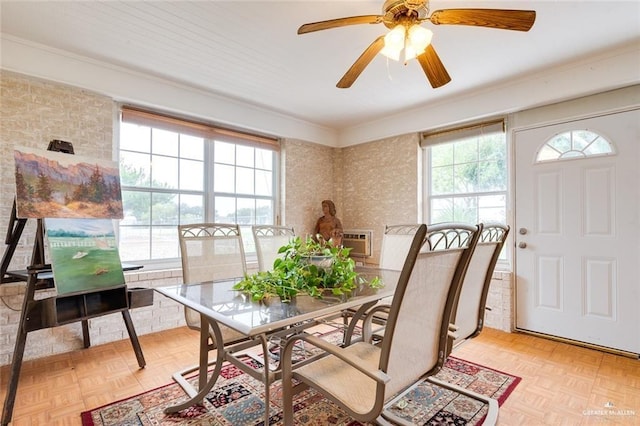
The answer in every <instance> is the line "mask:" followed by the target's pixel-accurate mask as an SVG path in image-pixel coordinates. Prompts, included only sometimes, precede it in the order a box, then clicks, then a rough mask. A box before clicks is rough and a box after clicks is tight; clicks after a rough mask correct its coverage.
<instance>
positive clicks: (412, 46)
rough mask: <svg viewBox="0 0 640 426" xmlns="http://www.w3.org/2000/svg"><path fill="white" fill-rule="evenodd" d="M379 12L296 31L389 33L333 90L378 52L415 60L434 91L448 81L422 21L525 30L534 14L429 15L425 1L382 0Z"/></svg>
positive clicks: (478, 11) (495, 11)
mask: <svg viewBox="0 0 640 426" xmlns="http://www.w3.org/2000/svg"><path fill="white" fill-rule="evenodd" d="M382 12H383V14H382V15H361V16H349V17H346V18H338V19H329V20H327V21H320V22H312V23H309V24H304V25H302V26H301V27H300V28H298V34H306V33H310V32H314V31H320V30H327V29H330V28H337V27H343V26H347V25H359V24H380V23H382V24H384V25H385V26H386V27H387V28H389V29H390V30H391V31H389V32H388V33H387V34H386V35H384V36H380V37H378V38H377V39H375V40H374V41H373V43H371V44H370V45H369V47H367V48H366V49H365V50H364V52H363V53H362V54H361V55H360V57H359V58H358V59H357V60H356V61H355V62H354V64H353V65H351V68H349V70H347V72H346V73H345V75H344V76H343V77H342V78H341V79H340V81H339V82H338V84H337V85H336V86H337V87H339V88H342V89H344V88H348V87H351V85H352V84H353V83H354V81H355V80H356V79H357V78H358V76H359V75H360V74H361V73H362V71H363V70H364V69H365V68H366V66H367V65H369V63H370V62H371V61H372V60H373V58H374V57H375V56H376V55H377V54H378V53H381V54H383V55H385V56H387V57H389V58H391V59H395V60H399V59H400V54H401V53H402V52H404V61H405V63H406V62H407V61H409V60H410V59H413V58H416V59H417V60H418V62H419V63H420V65H421V66H422V69H423V71H424V73H425V74H426V76H427V78H428V79H429V83H431V86H432V87H433V88H434V89H435V88H437V87H440V86H444V85H445V84H447V83H448V82H450V81H451V77H450V76H449V73H447V70H446V69H445V67H444V65H443V64H442V62H441V61H440V57H438V54H437V53H436V51H435V49H434V48H433V46H432V45H431V36H432V33H431V31H430V30H428V29H426V28H424V27H422V26H421V24H422V23H423V22H424V21H429V22H431V23H432V24H434V25H470V26H476V27H489V28H497V29H502V30H514V31H529V29H531V27H532V26H533V23H534V22H535V19H536V12H535V11H532V10H510V9H442V10H436V11H434V12H432V13H431V14H429V0H386V1H385V2H384V5H383V6H382Z"/></svg>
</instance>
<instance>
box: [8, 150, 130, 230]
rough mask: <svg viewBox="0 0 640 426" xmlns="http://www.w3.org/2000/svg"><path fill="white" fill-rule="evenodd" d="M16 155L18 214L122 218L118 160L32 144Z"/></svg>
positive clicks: (38, 216)
mask: <svg viewBox="0 0 640 426" xmlns="http://www.w3.org/2000/svg"><path fill="white" fill-rule="evenodd" d="M14 158H15V165H16V170H15V176H16V210H17V212H16V214H17V216H18V217H19V218H48V217H54V218H56V217H57V218H111V219H122V217H123V215H122V192H121V189H120V172H119V169H118V164H117V163H116V162H114V161H105V160H99V159H95V158H87V157H81V156H78V155H72V154H65V153H62V152H57V151H46V150H35V149H29V148H18V149H16V150H15V151H14Z"/></svg>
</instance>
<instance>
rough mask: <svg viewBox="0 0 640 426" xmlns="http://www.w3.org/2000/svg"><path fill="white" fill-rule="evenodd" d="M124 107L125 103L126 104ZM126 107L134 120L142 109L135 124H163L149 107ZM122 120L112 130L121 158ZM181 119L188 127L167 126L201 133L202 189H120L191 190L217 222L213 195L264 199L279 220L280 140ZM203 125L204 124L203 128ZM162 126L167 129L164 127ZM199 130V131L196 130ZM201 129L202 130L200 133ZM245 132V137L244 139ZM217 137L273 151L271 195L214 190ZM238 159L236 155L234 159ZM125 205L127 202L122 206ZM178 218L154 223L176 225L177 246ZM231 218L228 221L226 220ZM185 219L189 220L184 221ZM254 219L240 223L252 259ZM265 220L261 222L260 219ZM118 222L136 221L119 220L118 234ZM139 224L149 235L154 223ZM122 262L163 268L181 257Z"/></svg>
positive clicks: (149, 189)
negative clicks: (140, 108) (192, 128)
mask: <svg viewBox="0 0 640 426" xmlns="http://www.w3.org/2000/svg"><path fill="white" fill-rule="evenodd" d="M125 108H126V107H125ZM125 111H128V112H133V115H134V120H137V119H138V118H137V117H135V115H136V114H137V112H141V117H142V119H141V120H140V122H139V123H136V124H140V125H144V126H148V127H155V128H161V129H162V128H163V127H162V124H161V125H159V126H154V124H153V121H152V119H153V116H154V115H155V114H156V113H154V112H149V111H141V110H137V109H130V110H128V109H125ZM144 114H148V116H149V117H150V121H149V122H148V123H147V122H145V120H146V118H145V116H144ZM158 117H166V118H167V119H168V120H175V122H176V123H178V126H179V125H180V121H181V120H184V119H182V118H173V117H170V116H164V115H161V114H158ZM121 123H122V116H120V120H118V126H117V132H116V133H115V134H116V135H117V144H116V145H117V157H118V158H121V153H122V152H124V151H125V150H124V149H121V147H120V134H121V133H120V131H121V129H120V126H121ZM184 123H186V125H187V127H186V128H185V129H180V128H179V127H178V129H177V130H176V129H170V130H171V131H174V132H178V133H180V134H185V135H197V136H201V137H203V138H204V143H205V146H204V158H203V163H204V182H203V189H202V190H184V189H180V188H177V189H162V188H160V189H159V188H152V187H151V186H149V187H135V186H133V187H132V186H128V185H125V184H124V183H123V184H122V190H123V191H136V192H144V193H158V192H164V193H171V194H194V195H202V196H203V197H204V203H203V204H204V205H203V209H204V212H203V215H204V218H203V220H202V222H211V223H213V222H216V218H215V211H216V210H215V203H214V200H215V197H216V196H220V195H222V196H227V197H235V198H241V199H249V200H266V201H268V202H271V205H272V206H273V209H272V214H273V217H272V218H271V219H272V220H271V222H272V223H270V224H278V218H279V217H280V211H279V207H280V206H279V204H280V203H279V199H280V197H279V195H280V194H279V189H280V185H279V184H278V182H279V180H280V171H279V163H280V161H279V146H280V143H279V140H277V139H275V138H266V137H263V136H258V135H251V134H245V133H241V132H238V131H235V130H228V129H221V128H218V127H215V126H212V125H207V124H202V123H198V122H192V121H189V120H184ZM191 124H193V125H194V129H195V130H194V132H193V133H192V132H191V131H190V129H189V125H191ZM171 125H172V123H170V126H171ZM200 126H204V127H206V128H207V130H206V132H205V131H204V130H203V131H202V132H200V130H199V128H200ZM204 127H203V128H204ZM209 129H211V130H212V131H211V132H209ZM164 130H167V129H166V128H165V129H164ZM199 132H200V133H201V134H198V133H199ZM203 132H204V133H203ZM245 136H246V139H245ZM216 141H219V142H225V143H230V144H233V145H235V146H243V147H251V148H257V149H266V150H270V151H272V152H273V155H272V164H271V172H272V176H271V189H272V191H271V195H255V194H245V193H239V192H237V188H236V190H235V191H230V192H224V193H221V192H216V191H214V174H215V159H214V144H215V142H216ZM236 160H237V159H236ZM245 168H248V169H253V170H254V171H255V170H256V169H260V168H259V167H256V165H255V164H254V165H253V167H245ZM125 209H126V206H125ZM253 219H254V221H255V216H254V218H253ZM178 222H179V223H176V224H171V225H165V226H163V225H155V226H157V227H160V226H162V227H168V228H175V232H176V248H177V249H178V238H177V235H178V234H177V225H178V224H182V220H181V218H180V216H179V217H178ZM229 222H230V221H229ZM185 223H188V222H185ZM253 224H255V223H243V224H241V232H242V237H243V242H244V246H245V251H246V258H247V260H248V261H253V260H255V257H256V255H255V249H253V247H254V243H253V236H252V234H251V228H250V227H251V225H253ZM261 224H264V223H261ZM121 226H127V227H130V226H138V225H120V223H118V226H117V231H118V235H120V230H121ZM139 226H141V227H148V228H149V234H150V235H151V232H152V229H153V226H154V225H152V224H150V223H149V224H142V225H139ZM149 244H150V246H149V253H148V256H151V253H152V252H153V247H152V245H153V241H150V242H149ZM178 253H179V249H178ZM123 262H127V263H135V264H140V265H144V266H145V268H146V269H164V268H177V267H180V266H181V264H180V258H179V254H178V257H171V258H162V259H147V258H141V259H123Z"/></svg>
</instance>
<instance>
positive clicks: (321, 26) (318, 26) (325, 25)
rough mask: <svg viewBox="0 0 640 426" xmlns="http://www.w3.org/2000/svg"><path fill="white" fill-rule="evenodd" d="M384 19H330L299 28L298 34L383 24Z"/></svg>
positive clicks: (361, 17)
mask: <svg viewBox="0 0 640 426" xmlns="http://www.w3.org/2000/svg"><path fill="white" fill-rule="evenodd" d="M382 18H383V16H380V15H361V16H350V17H348V18H338V19H329V20H328V21H320V22H311V23H309V24H304V25H302V26H301V27H300V28H298V34H306V33H310V32H313V31H320V30H328V29H330V28H337V27H344V26H347V25H359V24H379V23H380V22H382Z"/></svg>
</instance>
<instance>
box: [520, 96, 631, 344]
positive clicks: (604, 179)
mask: <svg viewBox="0 0 640 426" xmlns="http://www.w3.org/2000/svg"><path fill="white" fill-rule="evenodd" d="M639 123H640V110H637V109H636V110H632V111H626V112H619V113H615V114H609V115H603V116H599V117H594V118H589V119H582V120H576V121H571V122H567V123H563V124H555V125H549V126H544V127H537V128H533V129H524V130H516V131H515V132H514V150H515V178H516V180H515V181H516V190H515V213H516V218H515V226H514V240H515V244H516V249H515V250H516V251H515V253H516V259H515V260H516V262H515V270H516V326H517V328H518V329H523V330H529V331H535V332H540V333H545V334H550V335H553V336H559V337H563V338H568V339H572V340H577V341H580V342H586V343H590V344H595V345H599V346H605V347H610V348H614V349H619V350H623V351H628V352H633V353H640V124H639ZM572 130H589V131H591V132H594V133H596V134H599V135H601V136H603V137H605V138H606V139H607V140H608V141H610V142H611V146H612V150H613V152H612V154H611V155H606V156H602V155H600V156H598V155H593V156H592V155H586V156H583V155H582V154H581V153H580V152H579V151H580V149H581V148H583V147H584V146H578V148H579V149H578V151H575V152H567V153H565V158H566V157H571V159H562V158H560V159H557V160H548V161H542V162H540V161H537V155H538V154H537V153H538V152H539V150H541V149H545V150H546V151H545V153H546V154H554V151H557V152H558V153H559V152H562V151H563V149H564V148H563V146H568V145H567V144H568V142H567V144H565V145H563V143H562V142H559V143H557V144H556V147H555V148H549V147H548V148H543V147H544V145H545V142H547V141H548V140H550V139H551V138H553V137H554V136H555V135H560V134H562V133H564V132H568V131H572ZM569 145H570V144H569ZM602 149H603V145H600V147H599V148H598V149H595V151H592V150H591V148H588V149H587V150H586V151H587V154H593V153H594V152H601V151H602ZM605 150H606V149H605ZM552 157H553V155H548V156H547V157H545V158H547V159H549V158H552Z"/></svg>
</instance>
